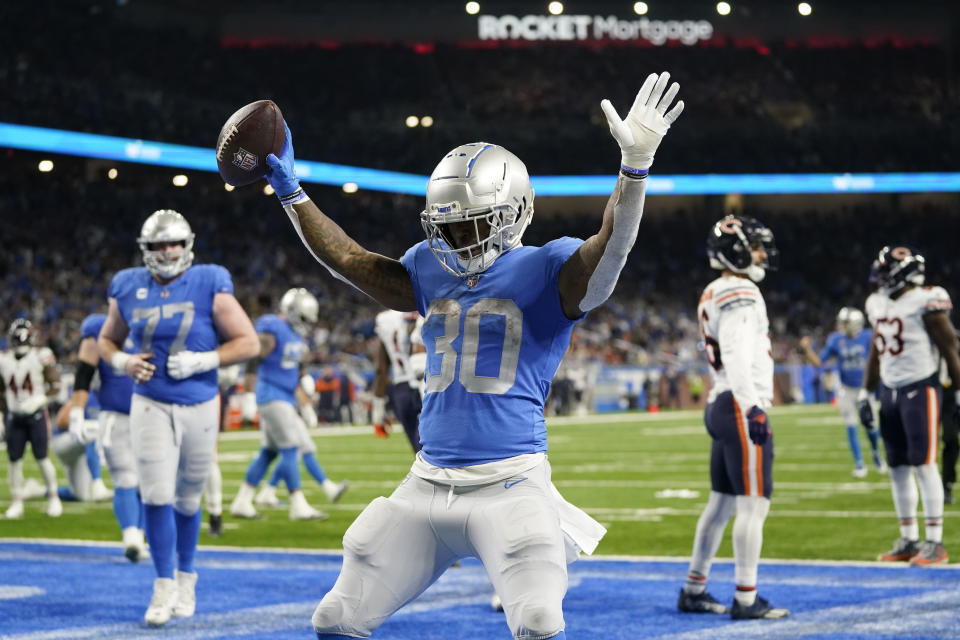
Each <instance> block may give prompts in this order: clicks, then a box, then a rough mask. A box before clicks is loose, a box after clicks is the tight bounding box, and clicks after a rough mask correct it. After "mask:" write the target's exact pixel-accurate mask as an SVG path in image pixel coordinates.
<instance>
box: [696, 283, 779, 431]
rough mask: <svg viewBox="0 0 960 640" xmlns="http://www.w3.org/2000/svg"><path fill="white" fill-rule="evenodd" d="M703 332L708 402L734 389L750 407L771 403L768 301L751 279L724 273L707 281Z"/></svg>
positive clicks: (746, 407) (699, 311)
mask: <svg viewBox="0 0 960 640" xmlns="http://www.w3.org/2000/svg"><path fill="white" fill-rule="evenodd" d="M697 318H699V324H700V336H701V338H702V339H703V344H704V353H705V355H706V357H707V362H708V363H709V364H710V376H711V383H712V384H711V387H710V397H709V399H708V400H709V402H713V401H714V399H716V397H717V396H718V395H719V394H721V393H723V392H724V391H732V392H733V397H734V398H735V399H736V401H737V403H738V404H739V405H740V411H742V412H743V413H746V412H747V411H748V410H749V409H750V407H752V406H754V405H756V406H758V407H761V408H766V407H769V406H770V405H771V404H772V403H773V355H772V354H771V347H770V323H769V321H768V319H767V305H766V303H765V302H764V301H763V296H762V295H760V288H759V287H757V285H756V284H754V282H753V281H751V280H748V279H747V278H741V277H738V276H721V277H719V278H717V279H716V280H714V281H713V282H711V283H710V284H709V285H707V288H706V289H704V290H703V295H701V296H700V304H699V305H698V306H697Z"/></svg>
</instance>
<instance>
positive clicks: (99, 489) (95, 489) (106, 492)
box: [90, 478, 113, 502]
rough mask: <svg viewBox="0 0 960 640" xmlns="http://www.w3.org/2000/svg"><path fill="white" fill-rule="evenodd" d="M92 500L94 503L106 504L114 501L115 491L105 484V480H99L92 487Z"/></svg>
mask: <svg viewBox="0 0 960 640" xmlns="http://www.w3.org/2000/svg"><path fill="white" fill-rule="evenodd" d="M90 499H91V500H93V501H94V502H105V501H107V500H112V499H113V489H109V488H107V485H105V484H103V478H97V479H96V480H94V481H93V484H91V485H90Z"/></svg>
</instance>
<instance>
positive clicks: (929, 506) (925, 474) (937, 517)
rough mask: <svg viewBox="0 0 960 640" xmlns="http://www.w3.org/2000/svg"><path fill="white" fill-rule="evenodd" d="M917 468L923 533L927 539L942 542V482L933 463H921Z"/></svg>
mask: <svg viewBox="0 0 960 640" xmlns="http://www.w3.org/2000/svg"><path fill="white" fill-rule="evenodd" d="M916 469H917V481H918V482H919V483H920V496H921V497H922V498H923V519H924V522H925V523H926V526H925V530H924V534H925V537H926V539H927V540H930V541H932V542H943V483H942V482H941V481H940V472H939V470H938V469H937V465H935V464H922V465H920V466H919V467H917V468H916Z"/></svg>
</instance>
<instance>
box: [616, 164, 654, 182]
mask: <svg viewBox="0 0 960 640" xmlns="http://www.w3.org/2000/svg"><path fill="white" fill-rule="evenodd" d="M648 173H650V169H635V168H633V167H628V166H627V165H625V164H623V163H620V174H621V175H623V176H626V177H628V178H633V179H634V180H643V179H644V178H646V177H647V174H648Z"/></svg>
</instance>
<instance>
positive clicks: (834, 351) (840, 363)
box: [820, 329, 873, 387]
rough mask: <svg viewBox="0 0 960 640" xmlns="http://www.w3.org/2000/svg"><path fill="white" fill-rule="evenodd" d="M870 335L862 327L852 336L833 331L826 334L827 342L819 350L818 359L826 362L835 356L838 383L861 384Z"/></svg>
mask: <svg viewBox="0 0 960 640" xmlns="http://www.w3.org/2000/svg"><path fill="white" fill-rule="evenodd" d="M872 336H873V332H872V331H871V330H870V329H864V330H863V331H861V332H860V333H858V334H857V335H855V336H854V337H852V338H851V337H850V336H848V335H847V334H845V333H840V332H839V331H834V332H833V333H831V334H830V335H829V336H827V344H826V346H824V347H823V350H822V351H821V352H820V361H821V362H822V363H826V362H827V360H830V359H834V358H835V359H836V361H837V368H838V369H839V370H840V383H841V384H843V385H844V386H847V387H859V386H860V385H862V384H863V370H864V369H865V368H866V366H867V354H868V353H870V339H871V338H872Z"/></svg>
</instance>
